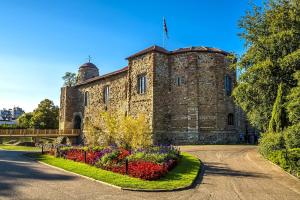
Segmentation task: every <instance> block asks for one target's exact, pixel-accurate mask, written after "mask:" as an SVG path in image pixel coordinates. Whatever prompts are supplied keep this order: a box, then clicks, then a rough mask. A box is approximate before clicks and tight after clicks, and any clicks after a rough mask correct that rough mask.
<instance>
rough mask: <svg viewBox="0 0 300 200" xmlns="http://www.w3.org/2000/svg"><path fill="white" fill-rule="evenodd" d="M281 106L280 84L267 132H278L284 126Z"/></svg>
mask: <svg viewBox="0 0 300 200" xmlns="http://www.w3.org/2000/svg"><path fill="white" fill-rule="evenodd" d="M284 112H285V111H284V105H283V84H280V85H279V87H278V91H277V97H276V100H275V103H274V105H273V110H272V116H271V120H270V122H269V132H280V131H282V129H283V127H285V126H286V123H287V122H286V120H285V114H284Z"/></svg>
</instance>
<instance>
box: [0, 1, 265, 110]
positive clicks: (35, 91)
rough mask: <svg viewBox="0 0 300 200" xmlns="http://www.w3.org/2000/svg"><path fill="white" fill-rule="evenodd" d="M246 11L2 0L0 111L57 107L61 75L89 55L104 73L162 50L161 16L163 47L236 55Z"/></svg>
mask: <svg viewBox="0 0 300 200" xmlns="http://www.w3.org/2000/svg"><path fill="white" fill-rule="evenodd" d="M253 2H254V3H255V4H258V5H261V2H262V1H261V0H256V1H255V0H254V1H253ZM249 8H250V6H249V3H248V0H210V1H204V0H203V1H201V0H184V1H183V0H181V1H179V0H178V1H177V0H170V1H167V0H165V1H159V0H152V1H141V0H139V1H138V0H137V1H133V0H132V1H131V0H126V1H125V0H124V1H121V0H119V1H114V0H103V1H100V0H98V1H92V0H47V1H46V0H44V1H42V0H1V4H0V109H1V108H10V107H13V106H14V105H15V106H20V107H23V108H24V109H25V111H31V110H33V109H34V108H35V107H36V106H37V104H38V103H39V102H40V101H41V100H43V99H45V98H49V99H51V100H53V101H54V102H55V104H56V105H59V95H60V87H61V86H62V84H63V81H62V79H61V77H62V76H63V75H64V73H65V72H66V71H71V72H77V70H78V67H79V66H80V65H81V64H82V63H84V62H86V61H87V58H88V56H89V55H91V57H92V62H93V63H95V64H96V65H97V66H98V67H99V69H100V74H105V73H108V72H111V71H114V70H117V69H119V68H121V67H123V66H126V65H127V62H126V60H125V58H126V57H128V56H129V55H131V54H133V53H136V52H137V51H140V50H142V49H144V48H146V47H149V46H151V45H154V44H156V45H162V33H163V32H162V18H163V16H165V18H166V20H167V26H168V30H169V40H168V41H167V46H166V47H167V49H169V50H173V49H176V48H180V47H187V46H209V47H217V48H221V49H223V50H226V51H230V52H236V53H238V54H241V53H242V52H243V41H242V40H240V39H239V37H238V36H237V33H238V32H240V30H239V29H238V26H237V22H238V20H239V19H240V17H241V16H243V15H244V14H245V11H246V10H247V9H249Z"/></svg>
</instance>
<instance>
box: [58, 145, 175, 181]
mask: <svg viewBox="0 0 300 200" xmlns="http://www.w3.org/2000/svg"><path fill="white" fill-rule="evenodd" d="M58 156H60V157H63V158H65V159H69V160H73V161H75V162H85V163H87V164H89V165H93V166H96V167H99V168H101V169H105V170H108V171H112V172H116V173H120V174H128V175H129V176H132V177H136V178H141V179H144V180H157V179H159V178H160V177H162V176H164V175H165V174H167V173H168V172H169V171H170V170H171V169H173V168H174V167H175V166H176V164H177V162H178V159H179V156H180V151H179V150H178V149H176V148H175V147H173V146H153V147H149V148H145V149H138V150H136V151H129V150H126V149H123V148H118V147H62V148H60V150H59V153H58Z"/></svg>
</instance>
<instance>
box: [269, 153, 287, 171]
mask: <svg viewBox="0 0 300 200" xmlns="http://www.w3.org/2000/svg"><path fill="white" fill-rule="evenodd" d="M267 158H268V159H269V160H270V161H271V162H273V163H275V164H277V165H279V166H280V167H282V168H283V169H285V170H287V169H288V163H287V154H286V151H285V150H276V151H273V152H270V153H269V154H268V156H267Z"/></svg>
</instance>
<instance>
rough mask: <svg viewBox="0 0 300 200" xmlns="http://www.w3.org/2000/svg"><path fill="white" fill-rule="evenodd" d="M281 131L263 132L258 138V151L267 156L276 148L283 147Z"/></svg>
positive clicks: (280, 148)
mask: <svg viewBox="0 0 300 200" xmlns="http://www.w3.org/2000/svg"><path fill="white" fill-rule="evenodd" d="M284 148H285V147H284V138H283V134H282V133H264V134H262V136H261V138H260V139H259V152H260V153H261V154H262V155H263V156H265V157H266V158H268V157H269V156H270V154H271V153H272V152H274V151H276V150H282V149H284Z"/></svg>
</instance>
